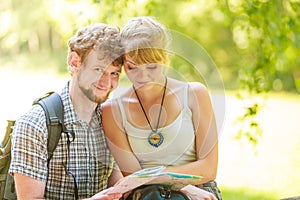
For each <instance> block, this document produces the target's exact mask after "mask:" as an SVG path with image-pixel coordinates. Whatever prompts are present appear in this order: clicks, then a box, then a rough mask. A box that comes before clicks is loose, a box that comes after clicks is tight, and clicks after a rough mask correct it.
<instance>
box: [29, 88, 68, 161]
mask: <svg viewBox="0 0 300 200" xmlns="http://www.w3.org/2000/svg"><path fill="white" fill-rule="evenodd" d="M36 104H38V105H40V106H42V108H43V110H44V112H45V116H46V123H47V129H48V146H47V150H48V160H47V164H48V165H49V162H50V160H51V158H52V156H53V152H54V150H55V148H56V146H57V144H58V141H59V139H60V137H61V133H62V132H64V131H65V130H66V128H65V126H64V107H63V103H62V100H61V97H60V95H59V94H57V93H55V92H48V93H46V94H45V95H44V96H42V97H41V98H38V99H36V100H35V101H34V102H33V105H36Z"/></svg>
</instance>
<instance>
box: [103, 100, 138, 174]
mask: <svg viewBox="0 0 300 200" xmlns="http://www.w3.org/2000/svg"><path fill="white" fill-rule="evenodd" d="M102 125H103V130H104V133H105V135H106V137H107V140H108V145H109V148H110V150H111V152H112V154H113V156H114V158H115V159H116V161H117V163H118V165H119V167H120V170H121V171H122V173H123V175H124V176H126V175H129V174H131V173H133V172H135V171H138V170H140V169H141V166H140V164H139V162H138V160H137V158H136V157H135V155H134V153H133V152H132V150H131V148H130V144H129V142H128V139H127V135H126V132H125V130H124V128H123V125H122V117H121V113H120V110H119V107H118V104H117V102H116V100H109V101H107V102H106V103H105V104H103V106H102Z"/></svg>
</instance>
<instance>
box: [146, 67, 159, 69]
mask: <svg viewBox="0 0 300 200" xmlns="http://www.w3.org/2000/svg"><path fill="white" fill-rule="evenodd" d="M156 68H157V67H156V66H148V67H147V69H156Z"/></svg>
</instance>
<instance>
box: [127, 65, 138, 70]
mask: <svg viewBox="0 0 300 200" xmlns="http://www.w3.org/2000/svg"><path fill="white" fill-rule="evenodd" d="M136 68H137V67H136V66H130V65H128V69H129V70H134V69H136Z"/></svg>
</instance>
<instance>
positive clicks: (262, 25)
mask: <svg viewBox="0 0 300 200" xmlns="http://www.w3.org/2000/svg"><path fill="white" fill-rule="evenodd" d="M139 15H150V16H154V17H156V18H157V19H158V20H159V21H160V22H162V23H163V24H165V25H166V27H167V28H169V29H171V30H175V31H178V32H180V33H182V34H184V35H187V36H188V37H190V38H191V39H193V40H194V41H195V42H197V43H198V44H200V45H201V46H202V47H203V48H204V49H205V50H206V51H207V52H208V54H209V55H210V56H211V58H212V60H213V61H214V62H215V64H216V66H217V67H218V70H219V72H220V74H221V75H222V79H223V82H224V86H225V88H226V89H244V90H246V91H248V93H247V95H246V96H245V95H241V98H243V99H251V98H252V97H253V96H254V95H255V94H259V93H261V92H265V91H269V90H274V91H288V92H295V93H299V91H300V32H299V30H300V21H299V19H300V16H299V15H300V0H31V1H23V0H0V24H1V26H0V55H1V57H0V67H14V68H16V69H30V70H45V69H47V70H53V71H56V72H60V73H66V72H67V68H66V56H67V45H66V43H67V40H68V39H69V38H70V37H71V36H72V35H73V34H74V33H75V31H76V30H77V29H78V28H80V27H82V26H84V25H87V24H89V23H92V22H104V23H109V24H112V25H116V26H119V27H120V28H121V27H122V25H123V24H124V23H126V22H127V21H128V20H129V19H130V18H131V17H134V16H139ZM172 59H173V60H171V64H172V65H173V67H174V69H175V70H176V71H178V72H179V73H184V74H185V76H186V77H188V79H189V80H191V81H194V80H199V79H201V78H203V77H199V74H197V73H195V71H194V69H193V66H191V65H190V64H188V63H187V62H186V61H184V60H182V59H180V58H179V57H176V56H175V57H173V58H172ZM208 73H209V72H208ZM257 105H259V104H257V102H256V101H255V100H253V99H252V103H251V104H248V105H247V106H246V107H245V115H243V116H241V118H239V119H238V120H240V121H241V122H245V121H247V120H246V119H250V120H248V122H247V124H248V127H250V129H249V130H247V131H246V132H245V133H244V135H246V137H247V138H248V139H249V140H250V141H252V142H253V143H256V142H257V139H258V138H259V136H260V135H261V132H260V127H259V123H258V122H257V121H256V119H255V116H256V114H257V110H259V106H257ZM253 110H254V111H255V112H254V113H253V112H252V111H253ZM250 111H251V112H250ZM241 130H242V129H241ZM243 132H244V131H242V132H241V133H243ZM240 135H241V134H240ZM242 135H243V134H242Z"/></svg>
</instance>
